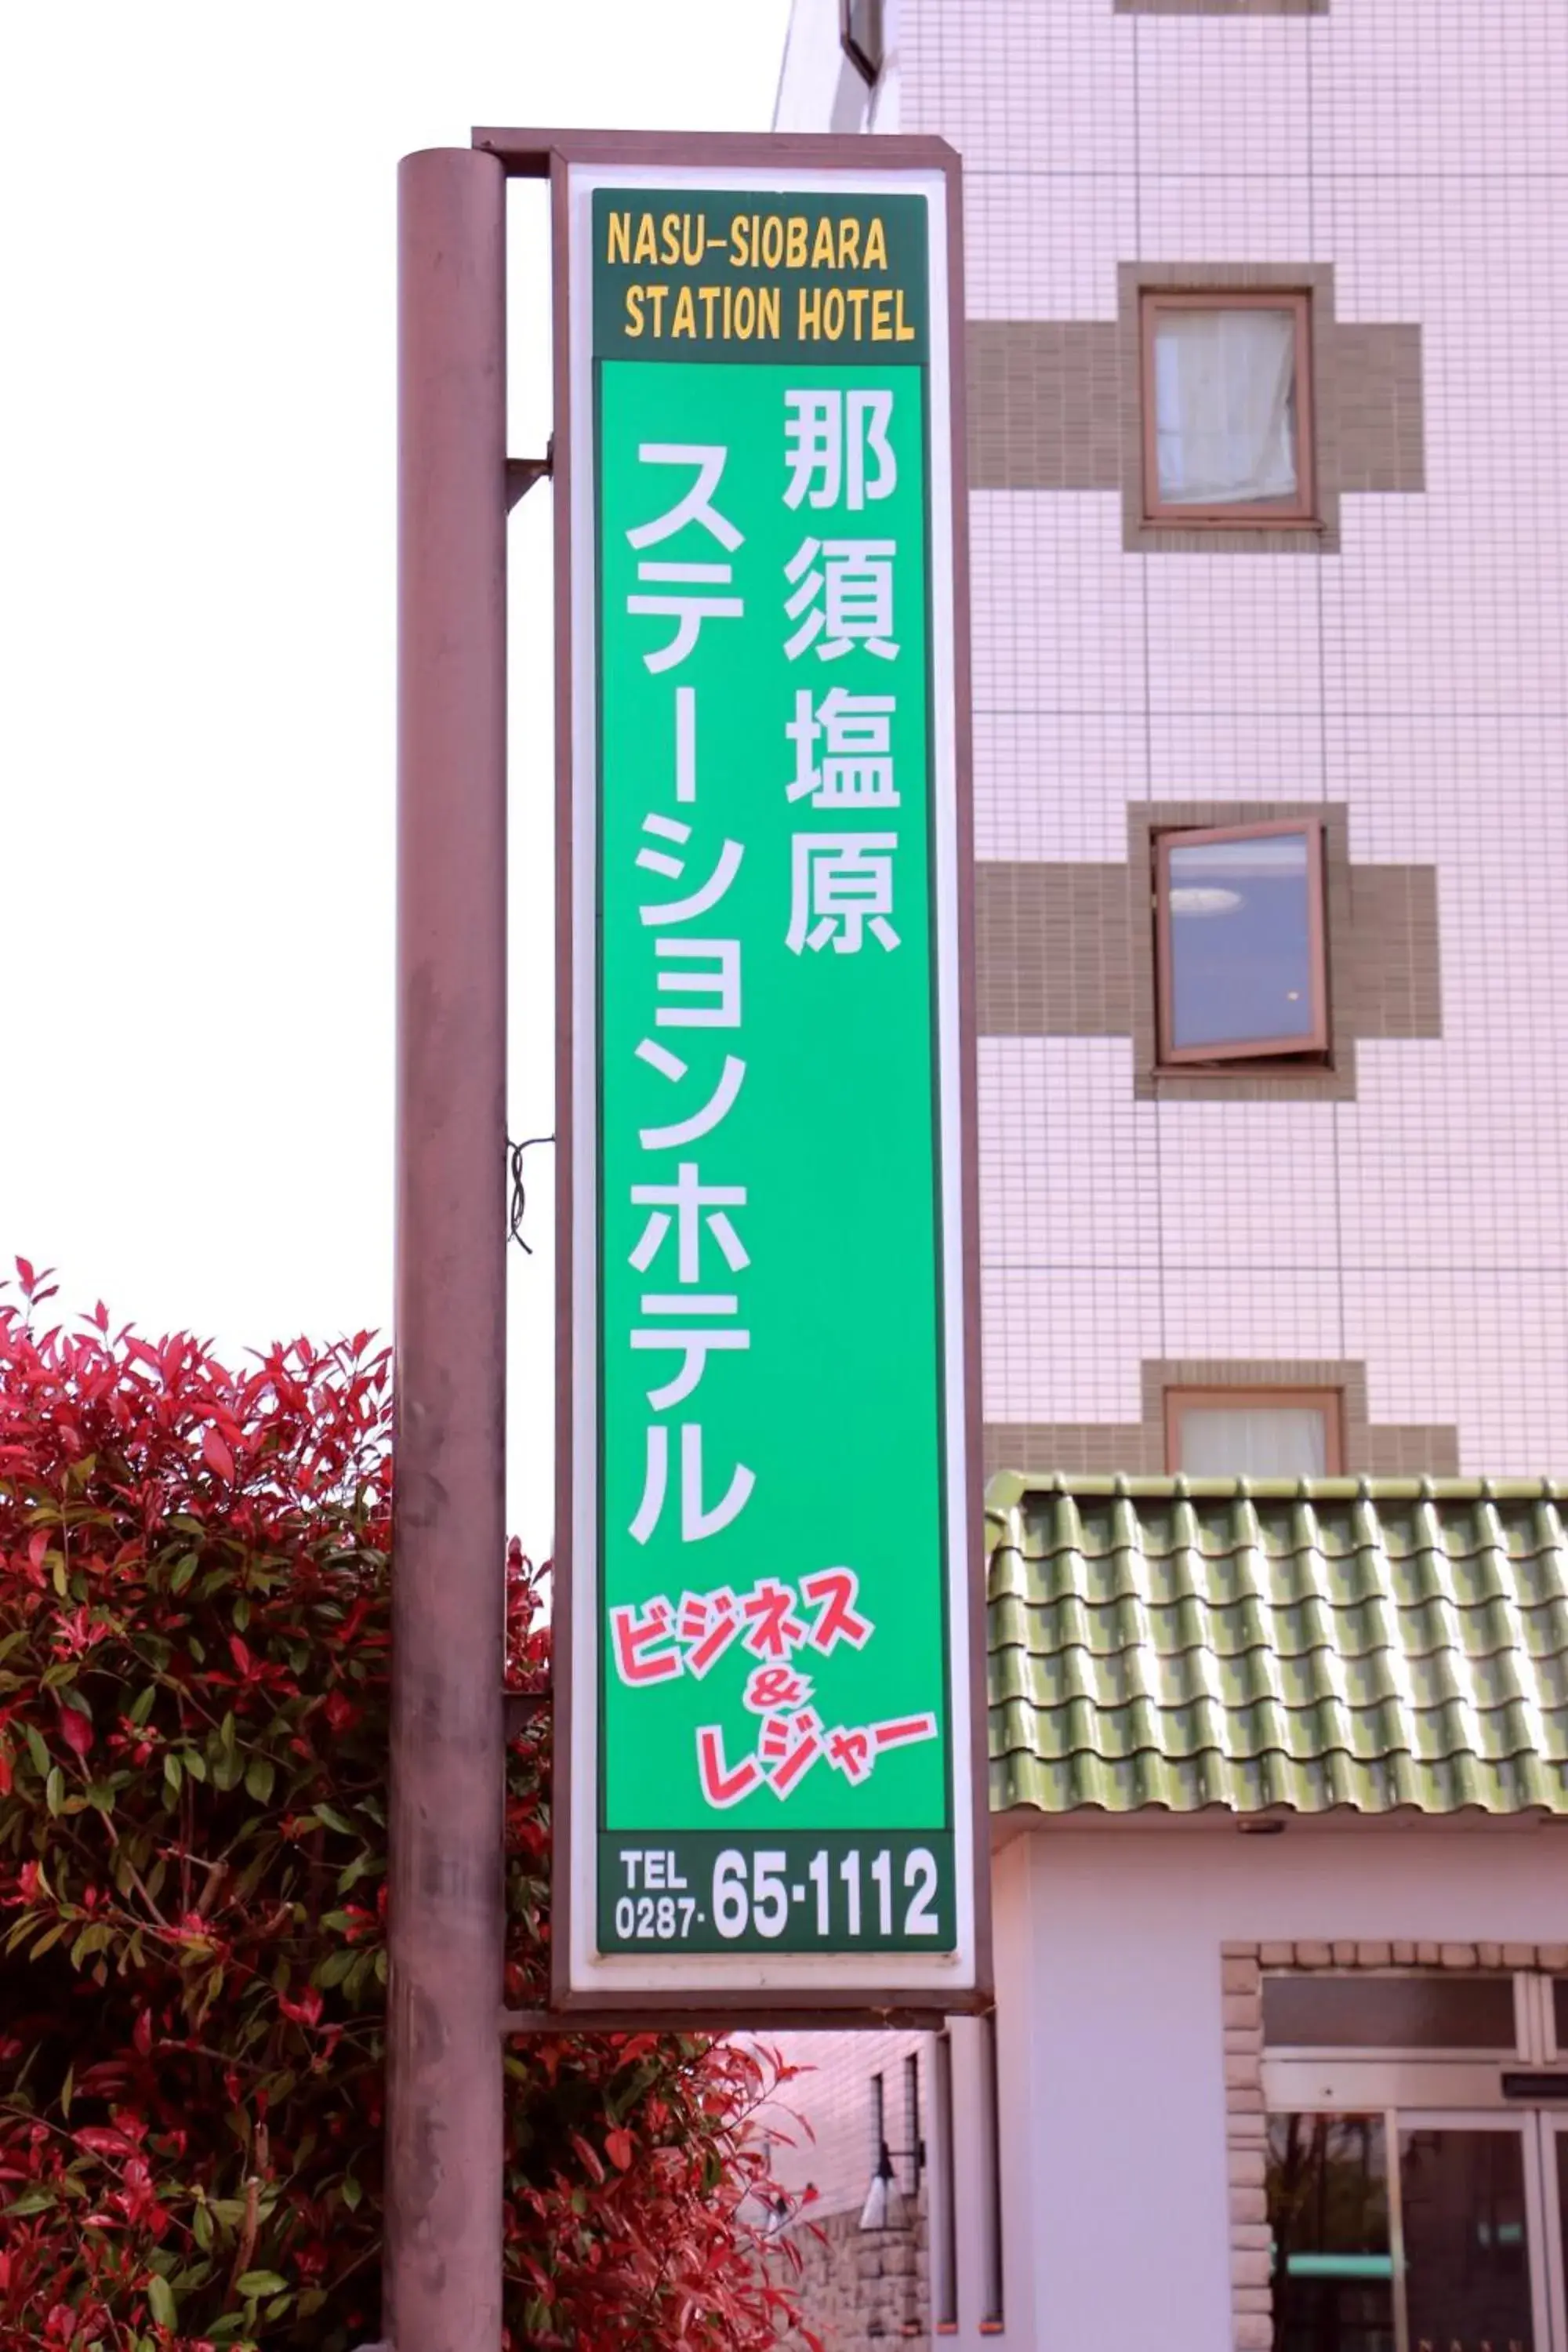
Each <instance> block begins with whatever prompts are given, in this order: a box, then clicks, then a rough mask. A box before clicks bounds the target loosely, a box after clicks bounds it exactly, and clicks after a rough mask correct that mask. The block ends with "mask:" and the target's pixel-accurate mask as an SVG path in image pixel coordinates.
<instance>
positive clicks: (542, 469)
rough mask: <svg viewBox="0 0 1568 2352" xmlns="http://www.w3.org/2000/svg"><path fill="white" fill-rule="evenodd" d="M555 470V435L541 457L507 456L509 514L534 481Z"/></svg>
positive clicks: (544, 477) (542, 479) (507, 504)
mask: <svg viewBox="0 0 1568 2352" xmlns="http://www.w3.org/2000/svg"><path fill="white" fill-rule="evenodd" d="M554 471H555V436H554V435H553V434H552V435H551V436H550V444H549V446H548V447H547V448H546V450H545V452H544V455H543V457H509V458H508V459H507V461H506V510H507V512H508V514H510V512H511V510H512V509H513V507H514V506H516V504H517V502H518V500H519V499H525V498H526V497H527V496H528V494H529V492H530V490H531V489H532V488H533V486H534V484H535V482H542V481H547V480H548V479H549V478H550V476H551V475H552V474H553V473H554Z"/></svg>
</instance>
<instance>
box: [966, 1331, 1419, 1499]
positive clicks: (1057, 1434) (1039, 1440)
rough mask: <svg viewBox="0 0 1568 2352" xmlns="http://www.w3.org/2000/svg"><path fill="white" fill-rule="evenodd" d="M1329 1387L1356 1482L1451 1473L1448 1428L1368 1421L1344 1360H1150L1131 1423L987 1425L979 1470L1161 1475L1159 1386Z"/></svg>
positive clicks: (1362, 1387) (1354, 1364) (1361, 1382)
mask: <svg viewBox="0 0 1568 2352" xmlns="http://www.w3.org/2000/svg"><path fill="white" fill-rule="evenodd" d="M1228 1388H1236V1389H1337V1390H1338V1391H1339V1394H1340V1401H1341V1423H1342V1426H1341V1435H1342V1443H1343V1446H1344V1466H1345V1475H1347V1476H1348V1477H1352V1478H1359V1477H1365V1478H1401V1477H1423V1476H1425V1477H1433V1478H1451V1477H1457V1476H1458V1472H1459V1439H1458V1430H1457V1429H1456V1428H1455V1427H1453V1426H1452V1425H1451V1424H1447V1423H1431V1424H1421V1423H1402V1422H1377V1423H1374V1422H1373V1420H1372V1419H1371V1416H1370V1410H1369V1406H1368V1402H1367V1383H1366V1365H1365V1363H1364V1362H1362V1361H1359V1360H1353V1359H1350V1358H1343V1359H1335V1358H1332V1357H1315V1358H1304V1357H1299V1358H1272V1357H1270V1358H1262V1357H1243V1356H1236V1357H1220V1356H1216V1357H1195V1356H1194V1357H1150V1358H1145V1360H1144V1361H1143V1364H1142V1369H1141V1373H1140V1389H1141V1403H1142V1419H1141V1420H1139V1421H1136V1422H1113V1421H1100V1422H1092V1421H1091V1422H1068V1421H1057V1422H988V1423H986V1426H985V1475H986V1476H987V1477H988V1478H989V1477H990V1476H991V1475H992V1474H993V1472H994V1471H997V1470H1021V1471H1027V1472H1031V1473H1033V1474H1036V1475H1044V1474H1045V1473H1046V1472H1047V1471H1052V1470H1059V1471H1062V1472H1064V1473H1065V1474H1066V1475H1068V1476H1079V1477H1084V1476H1090V1475H1114V1474H1115V1473H1116V1472H1118V1471H1121V1472H1124V1473H1125V1474H1126V1475H1127V1476H1129V1477H1152V1478H1157V1477H1162V1476H1163V1475H1165V1473H1166V1472H1167V1470H1168V1469H1169V1466H1170V1465H1169V1464H1168V1462H1167V1460H1166V1454H1165V1392H1166V1391H1167V1390H1168V1389H1228Z"/></svg>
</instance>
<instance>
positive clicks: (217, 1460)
mask: <svg viewBox="0 0 1568 2352" xmlns="http://www.w3.org/2000/svg"><path fill="white" fill-rule="evenodd" d="M202 1458H203V1460H204V1461H205V1464H206V1465H207V1468H208V1469H209V1470H216V1472H217V1475H218V1476H219V1477H220V1478H227V1479H228V1480H229V1481H230V1482H231V1483H232V1481H233V1478H234V1456H233V1454H231V1453H230V1452H229V1450H228V1448H227V1446H226V1444H224V1442H223V1440H222V1438H221V1437H220V1436H219V1435H218V1433H217V1432H216V1429H205V1430H204V1431H203V1432H202Z"/></svg>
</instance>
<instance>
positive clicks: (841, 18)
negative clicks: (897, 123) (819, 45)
mask: <svg viewBox="0 0 1568 2352" xmlns="http://www.w3.org/2000/svg"><path fill="white" fill-rule="evenodd" d="M871 5H872V6H873V7H874V8H875V10H876V16H877V43H878V47H879V49H880V51H881V54H880V56H879V57H876V58H873V57H872V55H871V53H870V51H869V50H868V49H866V48H863V47H861V45H860V43H859V41H858V40H857V38H856V37H855V0H838V46H839V47H840V48H841V49H842V50H843V52H844V54H845V56H846V57H847V58H848V60H849V62H850V64H851V65H852V66H853V67H854V68H855V70H856V72H857V73H858V75H859V76H860V78H861V79H862V80H863V81H864V82H865V84H866V86H867V88H868V89H876V87H877V84H878V83H879V81H880V80H881V79H882V68H883V67H884V66H885V65H886V64H887V61H888V26H887V0H871Z"/></svg>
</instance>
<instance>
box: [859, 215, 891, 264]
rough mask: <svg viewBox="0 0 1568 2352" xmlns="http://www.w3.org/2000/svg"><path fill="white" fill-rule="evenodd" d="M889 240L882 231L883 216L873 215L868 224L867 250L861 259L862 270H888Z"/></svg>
mask: <svg viewBox="0 0 1568 2352" xmlns="http://www.w3.org/2000/svg"><path fill="white" fill-rule="evenodd" d="M887 266H888V240H887V237H886V236H885V235H884V233H883V229H882V215H881V214H880V213H873V214H872V215H871V217H870V219H869V220H868V222H867V224H866V250H865V252H864V253H863V254H862V255H861V257H860V267H861V268H862V269H886V268H887Z"/></svg>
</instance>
